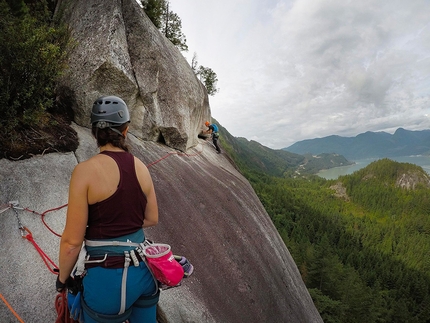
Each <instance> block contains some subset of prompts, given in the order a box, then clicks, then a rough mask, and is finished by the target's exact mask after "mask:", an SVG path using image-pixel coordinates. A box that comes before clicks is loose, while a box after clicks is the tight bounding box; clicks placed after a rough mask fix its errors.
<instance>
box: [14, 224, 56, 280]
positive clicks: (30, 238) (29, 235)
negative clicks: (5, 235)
mask: <svg viewBox="0 0 430 323" xmlns="http://www.w3.org/2000/svg"><path fill="white" fill-rule="evenodd" d="M24 230H25V231H26V232H27V234H23V235H22V237H23V238H24V239H27V240H28V241H30V242H31V243H32V245H33V246H34V248H35V249H36V250H37V252H38V253H39V255H40V257H42V260H43V262H44V263H45V265H46V267H48V269H49V271H50V272H51V273H53V274H54V275H58V266H57V265H56V264H55V263H54V262H53V261H52V260H51V258H49V257H48V255H47V254H46V253H45V252H44V251H43V250H42V248H40V247H39V245H38V244H37V243H36V241H34V239H33V235H32V233H31V232H30V230H28V229H27V228H25V227H24ZM50 264H51V265H52V267H51V266H50ZM55 270H56V271H55Z"/></svg>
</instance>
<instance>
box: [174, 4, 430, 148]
mask: <svg viewBox="0 0 430 323" xmlns="http://www.w3.org/2000/svg"><path fill="white" fill-rule="evenodd" d="M170 8H171V10H172V11H173V12H176V13H177V14H178V15H179V17H180V18H181V19H182V31H183V33H184V34H185V35H186V37H187V44H188V47H189V52H188V53H184V55H185V56H186V57H187V59H188V61H189V62H191V58H192V56H193V53H194V52H195V53H196V54H197V59H198V63H199V65H203V66H205V67H210V68H212V69H213V70H214V72H215V73H216V74H217V76H218V80H219V81H218V85H217V87H218V88H219V89H220V91H219V93H217V94H216V95H215V96H211V97H210V98H209V99H210V106H211V110H212V116H213V117H214V118H215V119H217V120H218V121H219V122H220V124H221V125H223V126H224V127H226V128H227V130H228V131H229V132H230V133H231V134H232V135H233V136H236V137H245V138H247V139H248V140H255V141H258V142H259V143H261V144H263V145H265V146H267V147H270V148H274V149H279V148H284V147H288V146H290V145H291V144H293V143H294V142H297V141H300V140H304V139H312V138H317V137H324V136H328V135H332V134H337V135H340V136H346V137H351V136H356V135H357V134H359V133H362V132H366V131H386V132H389V133H393V132H394V131H395V130H396V129H397V128H399V127H403V128H405V129H408V130H422V129H430V1H429V0H361V1H356V0H354V1H351V0H234V1H232V0H170Z"/></svg>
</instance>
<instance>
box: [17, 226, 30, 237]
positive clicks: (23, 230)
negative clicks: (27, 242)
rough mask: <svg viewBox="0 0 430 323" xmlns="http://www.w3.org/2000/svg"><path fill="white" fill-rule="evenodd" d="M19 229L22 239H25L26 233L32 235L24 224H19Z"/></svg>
mask: <svg viewBox="0 0 430 323" xmlns="http://www.w3.org/2000/svg"><path fill="white" fill-rule="evenodd" d="M19 230H20V231H21V237H22V238H24V239H27V236H28V235H30V236H31V235H32V234H31V231H30V230H28V228H27V227H24V226H20V227H19Z"/></svg>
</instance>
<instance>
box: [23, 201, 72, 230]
mask: <svg viewBox="0 0 430 323" xmlns="http://www.w3.org/2000/svg"><path fill="white" fill-rule="evenodd" d="M66 206H67V204H64V205H61V206H59V207H56V208H53V209H49V210H46V211H45V212H43V213H39V212H36V211H33V210H30V209H29V208H24V210H26V211H28V212H31V213H34V214H38V215H40V217H41V219H42V223H43V224H44V225H45V227H46V228H47V229H48V230H49V231H51V232H52V233H53V234H55V235H56V236H57V237H60V238H61V234H59V233H57V232H55V231H54V230H52V229H51V228H50V227H49V225H48V224H47V223H46V222H45V215H46V213H49V212H52V211H57V210H61V209H62V208H64V207H66Z"/></svg>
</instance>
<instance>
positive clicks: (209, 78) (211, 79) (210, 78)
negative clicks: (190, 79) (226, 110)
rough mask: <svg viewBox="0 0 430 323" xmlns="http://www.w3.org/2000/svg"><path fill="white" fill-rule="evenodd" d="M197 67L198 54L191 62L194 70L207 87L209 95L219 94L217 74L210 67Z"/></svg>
mask: <svg viewBox="0 0 430 323" xmlns="http://www.w3.org/2000/svg"><path fill="white" fill-rule="evenodd" d="M197 66H198V62H197V54H196V53H194V55H193V58H192V60H191V68H192V70H193V71H194V73H195V74H196V75H197V77H198V78H199V79H200V81H201V82H203V84H204V85H205V87H206V90H207V92H208V95H215V94H216V93H218V92H219V89H217V87H216V85H217V82H218V77H217V75H216V73H215V72H214V71H213V70H212V69H211V68H209V67H204V66H202V65H200V66H199V67H197Z"/></svg>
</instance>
